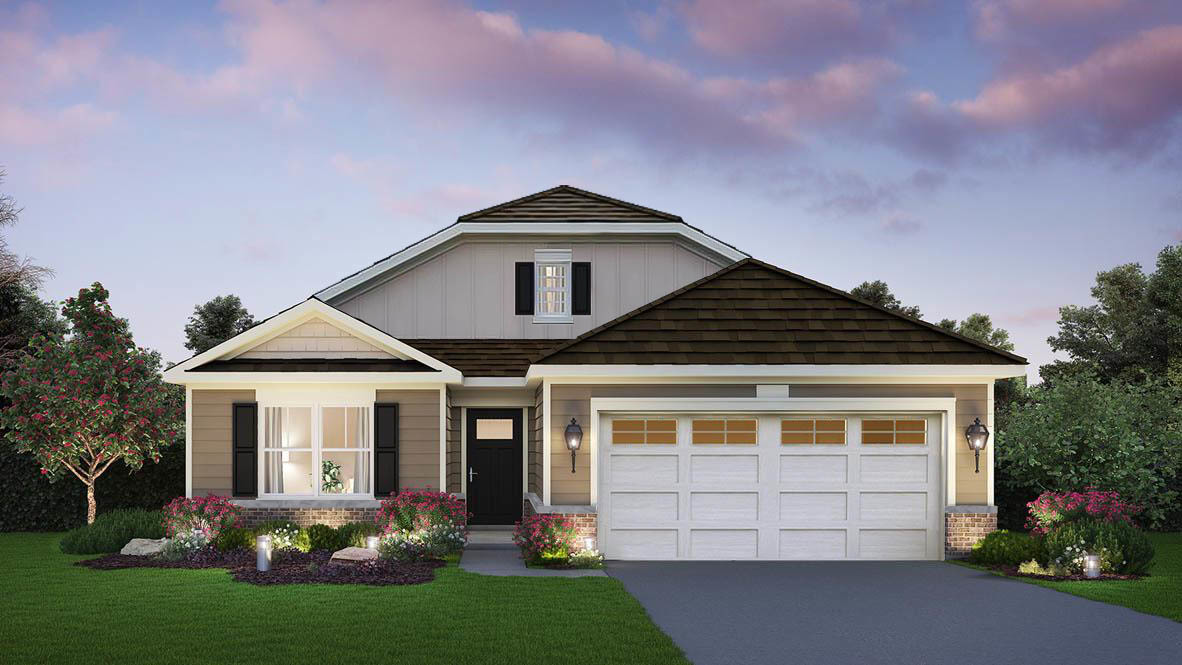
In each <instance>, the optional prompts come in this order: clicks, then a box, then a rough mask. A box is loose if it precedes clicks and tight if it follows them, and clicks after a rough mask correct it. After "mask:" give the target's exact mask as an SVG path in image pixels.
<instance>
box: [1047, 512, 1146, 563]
mask: <svg viewBox="0 0 1182 665" xmlns="http://www.w3.org/2000/svg"><path fill="white" fill-rule="evenodd" d="M1045 545H1046V553H1047V554H1046V555H1047V558H1048V560H1049V562H1050V565H1052V566H1060V567H1062V568H1063V569H1065V570H1066V571H1068V572H1069V573H1073V574H1074V573H1079V572H1081V571H1082V570H1083V564H1084V556H1085V555H1087V554H1099V555H1100V569H1101V570H1103V571H1104V572H1110V573H1119V574H1123V575H1141V574H1144V573H1145V572H1147V571H1148V570H1149V565H1150V563H1152V561H1153V554H1154V550H1153V543H1152V542H1150V540H1149V537H1148V536H1146V535H1145V533H1144V532H1142V531H1141V530H1140V529H1138V528H1137V527H1135V526H1133V525H1132V524H1130V523H1128V522H1124V521H1114V522H1110V521H1106V520H1103V519H1097V518H1094V517H1088V518H1083V519H1078V520H1075V521H1072V522H1063V523H1061V524H1058V525H1056V526H1055V527H1054V528H1052V529H1051V530H1050V531H1049V532H1048V533H1047V535H1046V538H1045Z"/></svg>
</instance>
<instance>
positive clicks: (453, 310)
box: [331, 237, 723, 339]
mask: <svg viewBox="0 0 1182 665" xmlns="http://www.w3.org/2000/svg"><path fill="white" fill-rule="evenodd" d="M546 248H558V249H570V250H571V251H572V255H573V256H572V258H573V260H574V261H590V262H591V282H592V288H591V315H590V316H577V317H575V322H574V323H573V324H536V323H534V322H533V318H532V317H530V316H517V315H515V314H514V313H513V309H514V307H513V299H514V290H513V289H514V272H513V264H514V263H516V262H518V261H533V260H534V258H533V257H534V250H535V249H546ZM722 267H723V266H722V265H721V264H719V263H716V262H713V261H711V260H708V259H706V258H703V257H702V256H701V255H699V254H697V253H695V252H693V251H691V250H690V249H688V248H687V247H686V246H685V245H684V244H682V243H680V242H678V241H675V240H672V239H654V238H651V237H649V238H639V237H638V238H637V239H636V240H635V241H632V242H629V241H626V240H616V241H612V242H602V241H600V242H593V241H586V240H583V241H579V240H575V241H571V242H552V241H544V240H537V241H529V240H515V241H512V242H506V241H501V240H497V241H492V240H480V239H469V240H466V241H464V242H462V243H461V244H459V245H456V246H455V247H453V248H452V249H450V250H448V251H446V252H444V253H443V254H440V255H439V256H436V257H433V258H431V259H430V260H427V261H425V262H423V263H420V264H417V265H415V266H413V267H410V268H408V269H406V270H404V271H402V272H401V273H398V274H396V275H395V276H394V277H393V278H392V279H389V280H387V281H386V282H384V283H381V284H379V285H376V286H374V287H373V288H371V289H369V290H368V291H363V292H360V293H355V294H350V295H347V296H345V297H343V298H339V299H335V300H334V301H333V302H332V303H331V304H332V305H334V306H336V307H339V308H340V309H342V310H344V311H345V312H348V313H349V314H352V315H353V316H356V317H358V318H360V319H362V320H364V321H366V322H368V323H370V324H371V325H374V326H376V327H378V328H380V329H382V330H384V331H386V332H387V333H389V334H391V335H393V336H394V337H399V338H408V339H409V338H416V337H420V338H422V337H426V338H460V339H473V338H500V339H505V338H518V339H520V338H550V339H562V338H567V337H574V336H576V335H580V334H582V333H584V332H586V331H588V330H590V329H591V328H593V327H595V326H598V325H601V324H603V323H606V322H608V321H611V320H612V319H614V318H616V317H618V316H620V315H621V314H624V313H625V312H628V311H630V310H632V309H635V308H636V307H639V306H641V305H643V304H645V303H648V302H651V301H652V300H655V299H657V298H659V297H661V296H663V295H665V294H666V293H669V292H670V291H673V290H675V289H677V288H680V287H681V286H684V285H686V284H688V283H690V282H692V281H695V280H697V279H700V278H702V277H705V276H706V275H709V274H711V273H713V272H716V271H718V270H719V269H720V268H722Z"/></svg>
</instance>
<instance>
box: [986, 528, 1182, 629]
mask: <svg viewBox="0 0 1182 665" xmlns="http://www.w3.org/2000/svg"><path fill="white" fill-rule="evenodd" d="M1149 538H1150V539H1151V540H1152V541H1153V545H1154V547H1155V548H1156V549H1157V553H1156V555H1155V556H1154V559H1153V567H1152V568H1150V570H1149V577H1145V578H1142V579H1139V580H1127V581H1125V580H1114V581H1104V582H1055V581H1051V580H1039V579H1034V578H1029V577H1016V578H1014V579H1019V580H1022V581H1023V582H1027V583H1029V584H1037V585H1038V586H1043V587H1047V588H1048V589H1054V590H1056V591H1062V592H1063V593H1070V594H1073V595H1076V596H1082V597H1084V598H1090V599H1092V600H1098V601H1100V602H1102V603H1111V604H1113V605H1123V606H1124V607H1128V608H1130V609H1134V610H1137V611H1138V612H1144V613H1146V614H1156V615H1158V616H1163V617H1166V618H1167V619H1173V620H1174V621H1178V622H1182V533H1151V534H1149ZM973 567H974V568H977V567H978V566H973Z"/></svg>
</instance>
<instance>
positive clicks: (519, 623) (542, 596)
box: [0, 533, 687, 665]
mask: <svg viewBox="0 0 1182 665" xmlns="http://www.w3.org/2000/svg"><path fill="white" fill-rule="evenodd" d="M60 539H61V534H24V533H19V534H18V533H5V534H0V562H3V565H0V589H4V596H5V598H4V602H5V606H6V607H8V608H9V611H7V612H5V620H4V621H3V622H0V644H4V659H3V660H5V661H6V662H13V663H137V662H138V663H194V664H195V663H210V662H213V663H251V664H257V663H264V662H282V663H303V662H309V663H313V662H314V663H336V662H372V663H394V662H413V663H454V664H457V665H462V664H464V663H547V664H548V665H550V664H553V663H682V664H683V663H686V662H687V661H686V660H685V657H684V656H683V655H682V653H681V651H680V650H679V649H678V648H677V647H676V646H675V645H674V644H673V641H672V640H670V639H669V637H668V636H666V635H665V634H664V633H662V632H661V631H660V630H659V629H657V627H656V626H655V625H653V623H652V621H651V620H650V619H649V618H648V615H647V614H645V611H644V609H643V608H642V607H641V606H640V603H638V602H637V601H636V599H634V598H633V597H632V596H630V595H629V594H628V593H627V592H626V591H624V588H623V586H622V585H621V584H620V583H619V582H618V581H616V580H614V579H611V578H604V577H595V578H506V577H485V576H482V575H475V574H472V573H468V572H465V571H463V570H460V569H459V568H458V567H456V566H455V565H454V564H452V565H449V566H448V567H446V568H443V569H440V570H439V574H438V576H437V577H436V580H435V581H434V582H431V583H429V584H422V585H416V586H403V587H358V586H343V585H342V586H334V585H298V586H295V585H293V586H276V587H256V586H252V585H249V584H242V583H239V582H234V581H232V580H231V579H230V577H229V575H228V574H227V573H226V571H224V570H217V569H214V570H166V569H151V568H140V569H131V570H112V571H96V570H89V569H87V568H82V567H80V566H74V565H72V564H73V563H74V562H75V561H78V560H79V559H84V558H87V557H84V556H70V555H66V554H62V553H61V551H60V550H59V548H58V541H59V540H60Z"/></svg>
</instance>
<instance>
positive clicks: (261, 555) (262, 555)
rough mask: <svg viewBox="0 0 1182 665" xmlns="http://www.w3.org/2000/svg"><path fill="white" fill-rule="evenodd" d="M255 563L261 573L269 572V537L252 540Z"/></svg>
mask: <svg viewBox="0 0 1182 665" xmlns="http://www.w3.org/2000/svg"><path fill="white" fill-rule="evenodd" d="M254 547H255V555H256V556H255V562H256V565H257V568H258V569H259V571H261V572H264V573H265V572H267V571H268V570H271V536H268V535H262V536H258V537H257V538H255V539H254Z"/></svg>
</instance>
